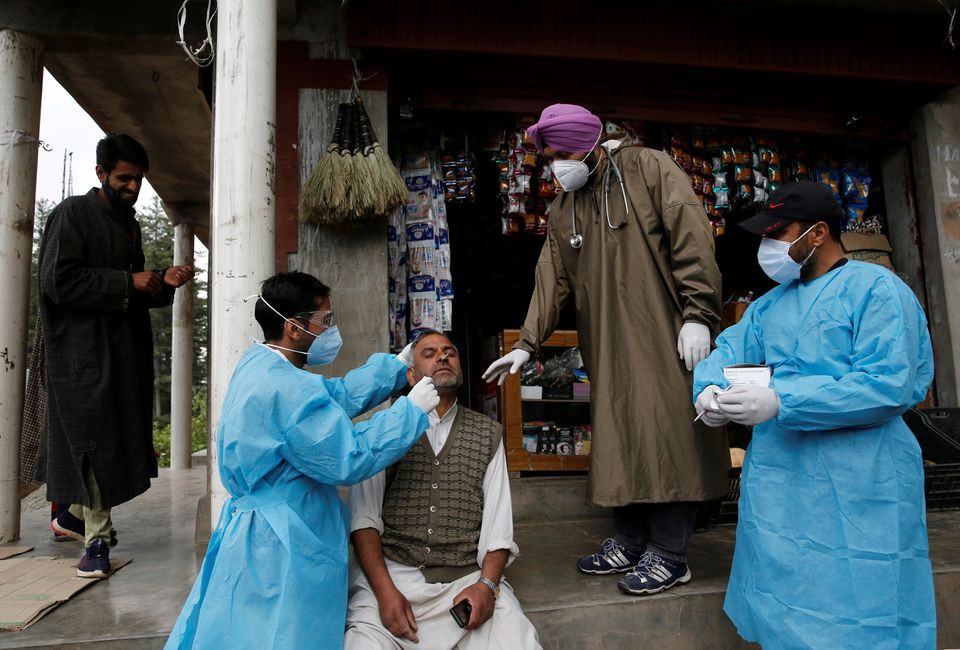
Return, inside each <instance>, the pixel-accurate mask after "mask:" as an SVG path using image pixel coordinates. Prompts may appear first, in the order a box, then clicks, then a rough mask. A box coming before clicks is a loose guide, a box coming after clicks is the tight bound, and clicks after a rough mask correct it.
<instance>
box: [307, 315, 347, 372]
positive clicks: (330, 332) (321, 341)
mask: <svg viewBox="0 0 960 650" xmlns="http://www.w3.org/2000/svg"><path fill="white" fill-rule="evenodd" d="M307 333H308V334H313V332H310V331H307ZM313 335H314V336H315V337H316V338H315V339H313V343H311V344H310V348H309V349H308V350H307V365H308V366H325V365H327V364H328V363H333V360H334V359H336V358H337V354H338V353H339V352H340V348H341V347H343V339H342V338H341V337H340V330H339V329H337V326H336V325H334V326H333V327H328V328H327V329H325V330H323V331H322V332H320V333H319V334H313Z"/></svg>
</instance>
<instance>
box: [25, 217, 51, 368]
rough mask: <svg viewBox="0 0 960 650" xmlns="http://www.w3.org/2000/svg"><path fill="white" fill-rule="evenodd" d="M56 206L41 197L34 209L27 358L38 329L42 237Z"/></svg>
mask: <svg viewBox="0 0 960 650" xmlns="http://www.w3.org/2000/svg"><path fill="white" fill-rule="evenodd" d="M54 207H55V206H54V203H53V201H51V200H49V199H39V200H38V201H37V203H36V206H35V207H34V211H33V263H32V264H31V266H30V306H29V308H28V309H29V311H28V312H27V313H28V316H27V323H28V326H27V359H29V358H30V356H31V355H32V354H33V338H34V336H35V335H36V331H37V316H38V310H39V308H40V282H39V279H38V278H37V270H38V269H39V264H40V237H41V236H42V235H43V229H44V227H46V225H47V219H49V218H50V213H51V212H53V208H54Z"/></svg>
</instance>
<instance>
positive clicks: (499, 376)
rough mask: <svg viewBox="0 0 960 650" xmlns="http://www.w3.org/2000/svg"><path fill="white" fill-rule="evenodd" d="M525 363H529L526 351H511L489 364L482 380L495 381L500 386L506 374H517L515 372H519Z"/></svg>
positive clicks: (528, 355)
mask: <svg viewBox="0 0 960 650" xmlns="http://www.w3.org/2000/svg"><path fill="white" fill-rule="evenodd" d="M527 361H530V353H529V352H527V351H526V350H512V351H510V352H508V353H506V354H505V355H503V356H502V357H500V358H499V359H497V360H496V361H494V362H493V363H491V364H490V367H489V368H487V371H486V372H484V373H483V380H484V381H493V380H494V379H496V380H497V385H498V386H502V385H503V381H504V380H505V379H506V378H507V374H508V373H509V374H511V375H515V374H517V371H518V370H520V368H522V367H523V365H524V364H525V363H526V362H527Z"/></svg>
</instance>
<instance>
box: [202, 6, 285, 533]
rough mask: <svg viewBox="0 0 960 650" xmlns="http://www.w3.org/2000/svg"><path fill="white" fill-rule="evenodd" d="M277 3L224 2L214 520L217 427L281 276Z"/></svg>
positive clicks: (215, 278) (219, 62) (214, 332)
mask: <svg viewBox="0 0 960 650" xmlns="http://www.w3.org/2000/svg"><path fill="white" fill-rule="evenodd" d="M276 73H277V2H276V0H219V2H218V3H217V58H216V73H215V78H214V79H215V80H214V84H215V86H214V110H213V187H212V190H211V205H210V211H211V214H210V280H211V281H210V303H209V304H210V314H211V319H210V415H211V418H210V446H209V448H208V450H207V454H208V455H207V458H208V460H209V483H210V518H211V522H212V523H213V524H214V525H215V523H216V521H217V519H218V518H219V516H220V509H221V507H222V506H223V502H224V500H225V499H226V497H227V493H226V491H225V489H224V488H223V485H222V484H221V482H220V473H219V467H218V461H219V458H218V456H217V425H218V423H219V420H220V409H221V407H222V406H223V398H224V396H225V394H226V390H227V384H228V383H229V381H230V376H231V375H232V374H233V370H234V367H235V366H236V365H237V362H238V361H239V359H240V357H241V356H242V355H243V352H244V351H245V350H246V349H247V347H249V345H250V339H251V337H257V336H259V335H260V330H259V327H257V324H256V321H255V320H254V318H253V304H252V303H245V302H243V299H244V298H245V297H247V296H249V295H251V294H255V293H258V292H259V289H260V283H261V282H262V281H263V280H265V279H266V278H268V277H270V276H271V275H273V273H274V271H275V269H276V261H275V253H274V220H275V207H274V205H275V196H274V194H275V190H274V160H275V150H274V142H275V131H276V112H277V90H276V87H277V78H276Z"/></svg>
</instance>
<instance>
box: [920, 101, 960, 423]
mask: <svg viewBox="0 0 960 650" xmlns="http://www.w3.org/2000/svg"><path fill="white" fill-rule="evenodd" d="M910 130H911V132H912V135H913V138H912V147H913V160H914V178H915V179H916V190H917V223H918V227H919V230H920V241H921V249H922V254H923V266H924V273H925V277H926V294H927V305H926V306H927V317H928V319H929V320H930V330H931V334H932V337H933V353H934V357H935V359H936V372H937V375H936V380H935V381H936V398H937V404H938V405H939V406H946V407H955V406H960V386H958V384H957V380H958V379H960V87H958V88H954V89H953V90H951V91H949V92H947V93H946V94H944V95H943V96H942V97H941V98H940V99H938V100H937V101H935V102H933V103H931V104H927V105H926V106H924V107H923V108H921V109H920V110H918V111H917V112H916V113H915V114H914V115H913V118H912V119H911V123H910Z"/></svg>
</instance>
